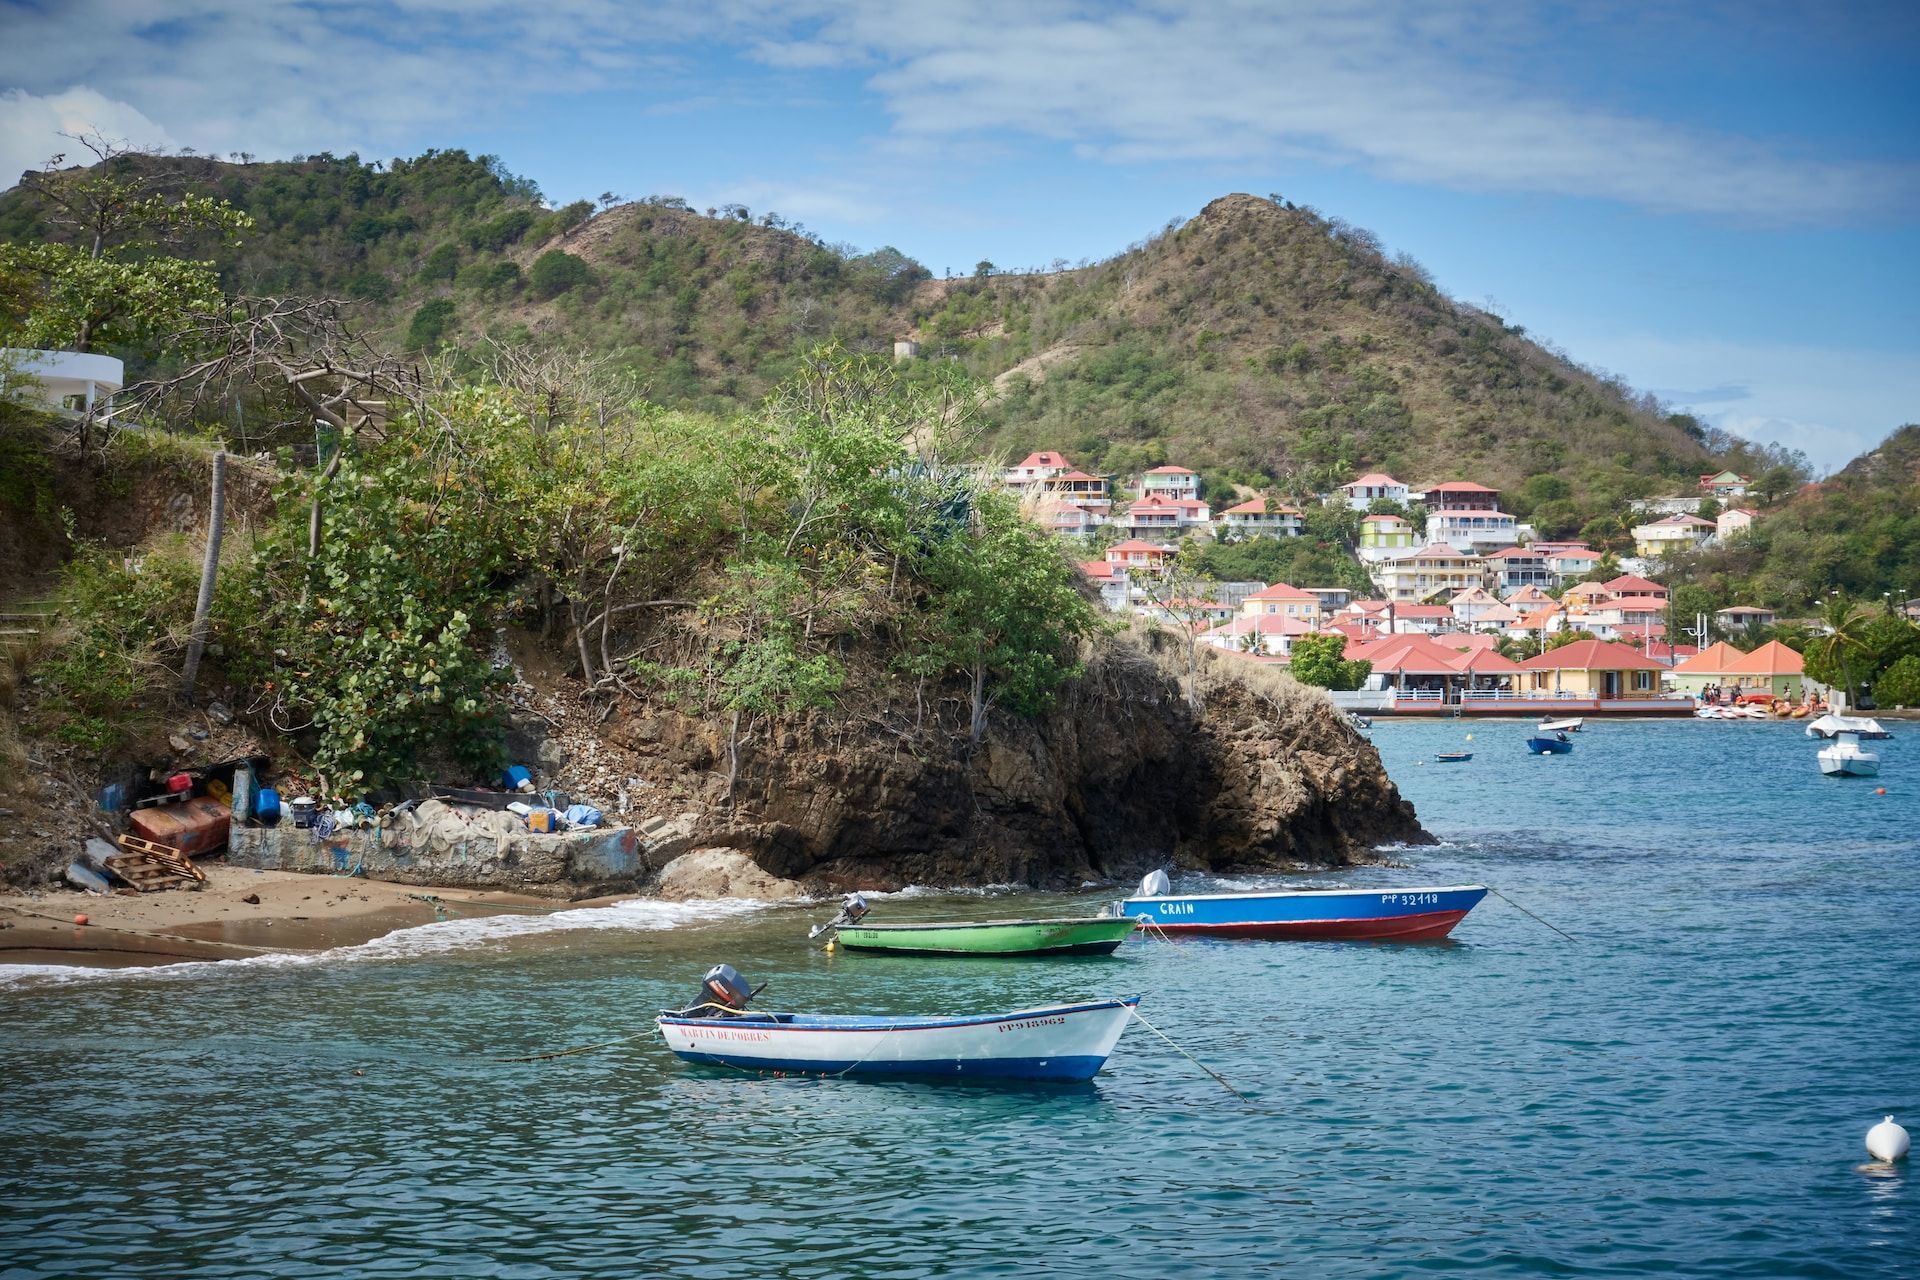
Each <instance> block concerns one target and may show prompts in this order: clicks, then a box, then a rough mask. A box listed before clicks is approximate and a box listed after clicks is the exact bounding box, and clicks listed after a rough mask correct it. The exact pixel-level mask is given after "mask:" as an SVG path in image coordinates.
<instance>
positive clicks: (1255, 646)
mask: <svg viewBox="0 0 1920 1280" xmlns="http://www.w3.org/2000/svg"><path fill="white" fill-rule="evenodd" d="M1001 479H1002V482H1003V483H1004V484H1005V485H1006V487H1007V488H1008V489H1010V490H1012V491H1014V492H1016V493H1018V494H1019V495H1020V496H1021V498H1022V499H1023V502H1024V504H1025V509H1026V510H1027V511H1028V512H1029V513H1030V514H1031V516H1032V518H1033V519H1034V520H1036V521H1037V522H1038V523H1039V524H1041V526H1042V527H1044V528H1046V529H1048V530H1049V531H1051V532H1052V533H1054V534H1055V535H1057V536H1060V537H1062V538H1066V539H1074V540H1077V541H1079V542H1082V543H1084V545H1085V546H1086V547H1087V548H1088V549H1089V550H1093V551H1096V552H1097V553H1098V554H1097V555H1095V556H1094V557H1093V558H1089V559H1086V560H1083V561H1081V562H1080V565H1079V567H1080V570H1081V572H1082V573H1083V574H1084V575H1085V576H1086V578H1087V579H1088V581H1089V582H1091V583H1092V584H1094V585H1095V586H1096V587H1097V588H1098V589H1099V592H1100V596H1101V599H1102V601H1103V603H1104V604H1105V605H1106V607H1107V608H1108V609H1109V610H1111V611H1113V612H1116V613H1128V614H1134V615H1137V616H1140V617H1143V618H1146V619H1149V620H1151V621H1155V622H1159V623H1162V624H1167V625H1171V626H1174V627H1176V628H1179V629H1181V630H1183V631H1186V632H1188V633H1190V634H1191V635H1192V637H1193V638H1194V640H1195V642H1196V643H1198V644H1204V645H1208V646H1210V647H1212V648H1214V649H1218V650H1221V651H1224V652H1227V653H1230V654H1234V655H1237V656H1239V657H1242V658H1244V659H1246V660H1248V661H1250V662H1256V663H1264V664H1274V665H1281V666H1290V665H1291V664H1292V660H1293V658H1294V654H1295V646H1296V645H1297V644H1300V643H1301V642H1302V641H1305V640H1307V639H1309V638H1310V637H1338V638H1339V639H1340V640H1341V641H1342V648H1341V653H1340V657H1341V660H1342V662H1343V663H1346V664H1364V665H1363V666H1348V667H1347V668H1346V670H1347V671H1348V672H1350V673H1352V674H1353V676H1354V677H1355V678H1354V679H1353V680H1352V682H1351V683H1352V684H1357V685H1359V686H1360V688H1358V689H1353V690H1352V692H1354V693H1356V694H1362V695H1365V694H1371V695H1375V696H1373V697H1370V698H1369V697H1364V696H1362V697H1355V698H1348V699H1343V701H1345V702H1347V703H1348V704H1349V705H1353V706H1360V707H1373V708H1376V709H1387V708H1389V707H1391V706H1394V705H1398V704H1405V703H1415V704H1433V703H1439V704H1442V705H1449V706H1461V705H1468V706H1472V705H1478V706H1480V707H1483V708H1485V709H1488V710H1492V709H1495V708H1499V709H1510V704H1512V703H1514V702H1516V701H1518V702H1527V701H1536V700H1550V701H1552V702H1553V703H1555V704H1561V703H1566V702H1568V701H1569V700H1582V701H1587V702H1594V703H1601V702H1605V703H1610V704H1613V706H1612V708H1611V709H1615V710H1629V709H1632V710H1637V711H1642V712H1648V711H1655V712H1657V711H1664V710H1673V711H1674V712H1675V713H1682V712H1691V711H1692V710H1693V707H1694V703H1695V699H1696V698H1704V700H1706V701H1710V702H1726V703H1730V704H1737V703H1739V702H1740V701H1741V700H1742V699H1747V700H1750V701H1751V700H1764V701H1767V702H1769V703H1771V702H1773V701H1783V702H1796V701H1797V702H1800V703H1802V704H1804V703H1805V702H1806V701H1808V700H1809V699H1810V698H1811V697H1812V696H1813V695H1812V691H1811V689H1810V688H1809V687H1808V686H1807V683H1806V681H1805V679H1804V676H1803V671H1802V663H1801V660H1800V655H1799V654H1797V653H1795V652H1794V651H1793V650H1791V649H1789V648H1787V647H1786V646H1784V645H1782V644H1780V643H1778V642H1777V641H1768V642H1767V643H1765V644H1759V645H1757V647H1755V648H1754V650H1753V652H1751V653H1747V652H1743V651H1741V650H1740V649H1737V648H1735V647H1733V646H1732V645H1731V644H1729V643H1727V642H1726V641H1725V640H1721V641H1719V642H1717V643H1712V644H1708V641H1709V640H1710V639H1711V638H1712V637H1715V636H1723V637H1736V638H1737V637H1752V638H1755V639H1757V637H1758V636H1759V635H1760V633H1761V632H1762V631H1763V629H1764V628H1766V627H1769V626H1771V625H1772V624H1773V623H1774V622H1775V621H1776V620H1777V619H1776V616H1775V614H1774V613H1773V611H1771V610H1768V609H1764V608H1760V607H1758V606H1746V605H1738V606H1733V607H1730V608H1726V609H1722V610H1720V611H1718V612H1717V613H1715V614H1713V615H1711V616H1710V617H1709V616H1696V617H1692V618H1686V619H1676V618H1674V617H1673V616H1672V613H1673V601H1672V593H1671V592H1670V591H1669V589H1668V587H1667V586H1666V585H1664V584H1663V583H1661V582H1660V581H1658V580H1657V578H1655V577H1652V576H1649V575H1653V574H1657V573H1659V571H1660V567H1661V565H1662V563H1663V562H1664V561H1666V560H1667V559H1669V558H1670V557H1672V556H1674V555H1676V554H1678V553H1682V552H1687V551H1693V550H1696V549H1699V548H1702V547H1706V546H1711V545H1716V544H1722V543H1727V542H1730V541H1732V540H1734V539H1737V538H1741V537H1744V536H1745V535H1746V534H1747V532H1748V531H1749V530H1750V529H1751V528H1752V526H1753V523H1754V521H1755V520H1756V519H1758V518H1759V516H1760V512H1759V511H1758V510H1757V509H1756V508H1754V507H1750V506H1746V505H1743V503H1744V501H1745V500H1746V499H1747V497H1748V493H1749V484H1750V480H1749V477H1747V476H1745V475H1741V474H1738V473H1736V472H1733V471H1727V470H1723V471H1719V472H1716V473H1714V474H1711V475H1703V476H1701V477H1700V478H1699V485H1698V492H1697V493H1694V494H1680V495H1674V496H1671V497H1666V498H1660V499H1655V500H1653V501H1651V502H1649V503H1647V504H1645V505H1644V506H1643V507H1642V508H1641V510H1640V514H1641V515H1642V516H1644V518H1643V519H1641V520H1640V522H1639V523H1636V524H1633V525H1632V526H1631V527H1630V528H1631V537H1632V541H1633V553H1634V554H1632V555H1631V556H1615V555H1614V554H1612V553H1611V552H1605V551H1601V550H1596V549H1595V548H1594V547H1592V546H1590V545H1588V544H1587V543H1586V542H1582V541H1551V540H1546V539H1542V538H1540V537H1538V536H1537V535H1536V532H1535V530H1534V529H1533V528H1532V527H1530V526H1529V525H1527V524H1526V523H1524V522H1522V521H1519V520H1517V519H1516V518H1515V517H1514V516H1513V515H1512V514H1510V513H1508V512H1505V511H1502V510H1501V508H1500V492H1499V491H1498V490H1497V489H1493V488H1490V487H1488V486H1486V485H1483V484H1478V483H1475V482H1473V481H1469V480H1448V481H1443V482H1438V483H1434V484H1431V485H1428V486H1426V487H1424V488H1423V487H1419V486H1416V485H1410V484H1408V483H1406V482H1403V481H1401V480H1399V479H1396V478H1395V477H1393V476H1391V475H1387V474H1385V473H1382V472H1368V473H1367V474H1364V475H1361V476H1358V477H1356V478H1355V479H1353V480H1350V481H1348V482H1346V483H1345V484H1341V485H1338V486H1336V487H1334V488H1332V489H1330V490H1329V491H1327V492H1325V493H1321V494H1316V495H1315V498H1316V500H1317V501H1318V502H1319V503H1321V504H1322V505H1323V506H1325V507H1328V508H1332V509H1335V510H1339V509H1344V510H1346V511H1350V512H1352V513H1353V514H1354V515H1355V516H1357V517H1358V521H1357V534H1356V536H1355V537H1354V538H1353V539H1352V541H1351V543H1350V544H1349V545H1347V546H1345V547H1344V548H1342V550H1343V551H1344V553H1345V554H1347V555H1349V556H1351V557H1352V558H1353V559H1355V560H1356V561H1357V562H1358V564H1359V566H1360V568H1361V569H1362V570H1363V571H1364V573H1365V575H1366V577H1367V580H1368V581H1369V582H1370V583H1371V584H1372V587H1373V594H1372V595H1371V596H1370V597H1358V596H1356V593H1355V592H1354V591H1353V590H1351V589H1349V588H1346V587H1341V586H1328V585H1317V584H1312V583H1306V584H1298V585H1296V584H1294V583H1289V582H1231V581H1217V580H1210V579H1208V578H1206V577H1205V576H1204V575H1203V574H1200V573H1198V572H1196V571H1195V570H1194V569H1193V568H1192V567H1191V563H1190V561H1191V554H1190V548H1191V547H1193V546H1196V545H1200V544H1203V543H1206V542H1214V543H1233V542H1240V541H1244V540H1247V539H1255V538H1299V537H1305V536H1307V512H1306V511H1304V510H1303V509H1302V508H1300V507H1297V506H1292V505H1288V504H1286V503H1283V502H1279V501H1276V500H1274V499H1272V498H1270V497H1267V496H1264V495H1255V496H1252V497H1246V496H1244V495H1243V494H1241V493H1237V492H1236V493H1234V494H1232V495H1230V497H1231V499H1232V500H1233V501H1232V505H1230V506H1226V507H1223V508H1221V509H1220V510H1219V511H1217V512H1216V511H1215V509H1214V505H1215V504H1214V503H1213V502H1211V501H1209V500H1208V499H1207V497H1205V496H1203V494H1202V491H1201V481H1200V476H1199V475H1198V474H1197V473H1196V472H1195V471H1193V470H1190V469H1188V468H1186V467H1181V466H1176V465H1163V466H1157V467H1153V468H1150V469H1148V470H1147V471H1145V472H1144V473H1143V474H1142V475H1141V476H1140V477H1139V479H1138V481H1137V482H1136V483H1134V484H1132V485H1130V486H1128V487H1127V489H1126V490H1125V491H1122V489H1121V487H1120V486H1119V484H1118V478H1117V477H1113V476H1098V475H1092V474H1089V473H1087V472H1085V471H1082V470H1080V469H1078V468H1076V467H1074V465H1073V464H1072V462H1071V461H1070V460H1069V459H1068V458H1067V457H1066V456H1065V455H1064V454H1062V453H1060V452H1058V451H1055V450H1041V451H1037V452H1034V453H1031V454H1029V455H1028V456H1026V457H1025V458H1023V459H1021V461H1020V462H1018V463H1017V464H1015V465H1013V466H1010V467H1007V468H1006V469H1005V471H1004V473H1003V474H1002V477H1001ZM1702 511H1706V512H1708V513H1710V514H1711V515H1712V517H1713V518H1711V519H1709V518H1706V517H1704V516H1702V515H1701V514H1699V513H1700V512H1702ZM1346 683H1347V682H1346V681H1338V680H1337V681H1336V688H1337V687H1339V686H1340V685H1341V684H1346ZM1676 694H1684V695H1686V696H1684V697H1681V696H1672V695H1676Z"/></svg>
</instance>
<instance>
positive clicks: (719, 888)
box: [653, 849, 806, 902]
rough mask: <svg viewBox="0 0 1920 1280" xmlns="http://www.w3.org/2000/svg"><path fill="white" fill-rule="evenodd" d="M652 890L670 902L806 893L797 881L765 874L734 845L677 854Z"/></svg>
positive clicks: (775, 898)
mask: <svg viewBox="0 0 1920 1280" xmlns="http://www.w3.org/2000/svg"><path fill="white" fill-rule="evenodd" d="M653 892H654V896H655V897H659V898H666V899H668V900H670V901H673V902H686V901H689V900H691V899H694V898H755V899H758V900H760V901H762V902H791V901H793V900H794V899H796V898H802V897H805V896H806V892H805V890H803V889H802V888H801V887H800V886H799V884H797V883H796V882H794V881H792V880H783V879H781V878H780V877H778V876H774V875H769V874H768V873H767V872H765V871H763V870H761V868H760V864H759V863H757V862H755V861H754V860H753V859H752V858H749V857H748V856H747V855H746V854H744V853H742V852H740V850H738V849H695V850H694V851H693V852H692V853H683V854H681V855H680V856H679V857H677V858H675V859H674V860H673V861H672V862H669V863H668V864H667V865H666V866H665V867H663V868H662V869H661V871H660V883H659V884H658V885H657V886H655V888H654V891H653Z"/></svg>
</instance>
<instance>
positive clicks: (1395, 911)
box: [1120, 885, 1487, 942]
mask: <svg viewBox="0 0 1920 1280" xmlns="http://www.w3.org/2000/svg"><path fill="white" fill-rule="evenodd" d="M1486 896H1487V890H1486V889H1485V888H1484V887H1482V886H1480V885H1453V886H1449V887H1446V888H1433V889H1426V888H1422V889H1293V890H1283V891H1278V892H1274V893H1221V894H1193V895H1189V896H1186V897H1181V896H1177V895H1168V896H1166V897H1158V898H1128V899H1126V900H1125V901H1124V902H1122V903H1121V904H1120V911H1121V914H1123V915H1127V916H1131V917H1133V918H1135V919H1138V918H1140V917H1142V916H1144V917H1146V919H1147V920H1149V921H1150V922H1151V924H1152V927H1153V928H1154V929H1157V930H1161V931H1164V932H1166V933H1169V934H1191V935H1201V936H1205V937H1213V938H1265V939H1273V940H1294V941H1302V942H1311V941H1374V942H1431V941H1434V940H1436V939H1439V938H1444V937H1446V936H1447V935H1448V934H1449V933H1451V932H1452V931H1453V928H1454V926H1455V925H1457V924H1459V923H1460V921H1461V920H1463V919H1465V918H1466V915H1467V913H1468V912H1469V911H1471V910H1473V909H1474V907H1476V906H1478V905H1479V903H1480V900H1481V899H1482V898H1484V897H1486Z"/></svg>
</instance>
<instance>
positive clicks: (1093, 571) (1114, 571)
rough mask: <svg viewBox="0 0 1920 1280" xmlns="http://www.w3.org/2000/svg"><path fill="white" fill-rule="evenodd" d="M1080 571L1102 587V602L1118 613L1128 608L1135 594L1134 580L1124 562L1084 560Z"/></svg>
mask: <svg viewBox="0 0 1920 1280" xmlns="http://www.w3.org/2000/svg"><path fill="white" fill-rule="evenodd" d="M1080 572H1082V573H1084V574H1086V575H1087V581H1089V582H1091V583H1093V585H1094V586H1096V587H1098V588H1099V589H1100V603H1101V604H1103V605H1105V606H1106V607H1107V608H1109V609H1111V610H1113V611H1114V612H1116V613H1118V612H1121V611H1122V610H1124V609H1126V607H1127V603H1128V601H1129V600H1130V599H1131V597H1132V594H1133V581H1132V578H1131V576H1130V575H1129V574H1128V573H1127V566H1126V565H1125V564H1124V563H1116V562H1115V561H1113V560H1083V561H1081V562H1080Z"/></svg>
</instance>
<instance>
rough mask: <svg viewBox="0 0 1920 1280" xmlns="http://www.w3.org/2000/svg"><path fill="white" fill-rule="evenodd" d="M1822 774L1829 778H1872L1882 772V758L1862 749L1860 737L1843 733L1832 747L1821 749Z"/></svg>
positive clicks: (1855, 734) (1836, 736)
mask: <svg viewBox="0 0 1920 1280" xmlns="http://www.w3.org/2000/svg"><path fill="white" fill-rule="evenodd" d="M1818 755H1819V757H1820V772H1821V773H1824V774H1826V775H1827V776H1828V777H1847V778H1871V777H1873V776H1874V775H1875V774H1877V773H1879V772H1880V757H1879V756H1877V755H1875V754H1874V753H1873V752H1871V751H1864V750H1862V749H1861V747H1860V735H1859V734H1857V733H1852V732H1847V731H1842V732H1840V733H1837V734H1835V735H1834V740H1833V743H1832V745H1830V746H1825V747H1822V748H1820V750H1819V752H1818Z"/></svg>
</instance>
